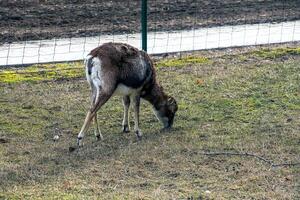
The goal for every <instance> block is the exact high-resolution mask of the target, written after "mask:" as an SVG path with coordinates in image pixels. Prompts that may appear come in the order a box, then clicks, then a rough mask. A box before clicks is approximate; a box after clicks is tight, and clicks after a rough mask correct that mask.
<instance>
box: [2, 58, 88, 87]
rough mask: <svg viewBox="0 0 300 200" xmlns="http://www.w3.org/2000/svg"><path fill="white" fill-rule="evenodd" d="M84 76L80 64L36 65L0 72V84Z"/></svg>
mask: <svg viewBox="0 0 300 200" xmlns="http://www.w3.org/2000/svg"><path fill="white" fill-rule="evenodd" d="M83 75H84V68H83V64H82V62H70V63H56V64H38V65H32V66H29V67H24V68H16V69H13V70H11V69H5V70H1V71H0V82H2V83H16V82H23V81H26V82H36V81H49V80H58V79H70V78H78V77H81V76H83Z"/></svg>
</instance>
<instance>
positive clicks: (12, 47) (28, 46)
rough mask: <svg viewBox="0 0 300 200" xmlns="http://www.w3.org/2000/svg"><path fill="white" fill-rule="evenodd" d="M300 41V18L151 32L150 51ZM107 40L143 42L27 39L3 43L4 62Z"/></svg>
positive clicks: (34, 59)
mask: <svg viewBox="0 0 300 200" xmlns="http://www.w3.org/2000/svg"><path fill="white" fill-rule="evenodd" d="M295 41H300V20H298V21H291V22H282V23H265V24H251V25H237V26H220V27H213V28H202V29H194V30H184V31H172V32H150V33H148V52H149V53H150V54H160V53H170V52H180V51H193V50H203V49H214V48H225V47H238V46H249V45H261V44H273V43H283V42H295ZM105 42H125V43H129V44H131V45H133V46H135V47H137V48H140V46H141V37H140V34H126V35H100V36H97V37H83V38H65V39H54V40H38V41H25V42H20V43H11V44H4V45H2V46H0V66H5V65H24V64H33V63H48V62H61V61H73V60H81V59H83V58H84V57H85V56H86V55H87V54H88V52H89V51H90V50H91V49H93V48H95V47H97V46H99V45H100V44H103V43H105Z"/></svg>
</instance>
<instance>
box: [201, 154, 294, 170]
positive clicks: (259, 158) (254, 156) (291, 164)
mask: <svg viewBox="0 0 300 200" xmlns="http://www.w3.org/2000/svg"><path fill="white" fill-rule="evenodd" d="M200 154H202V155H206V156H221V155H225V156H245V157H253V158H256V159H258V160H261V161H263V162H265V163H267V164H269V165H270V166H271V167H274V168H275V167H291V166H297V165H300V162H295V163H279V164H275V163H274V162H273V161H271V160H268V159H266V158H264V157H262V156H258V155H255V154H252V153H247V152H246V153H238V152H200Z"/></svg>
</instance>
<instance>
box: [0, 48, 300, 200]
mask: <svg viewBox="0 0 300 200" xmlns="http://www.w3.org/2000/svg"><path fill="white" fill-rule="evenodd" d="M156 64H157V71H158V77H159V80H160V82H161V84H162V85H163V86H164V88H165V90H166V91H167V92H168V93H170V94H171V95H173V96H174V97H175V98H176V99H177V101H178V104H179V110H178V115H177V117H176V119H175V122H174V128H173V130H171V131H169V132H163V131H161V125H160V123H159V122H158V121H157V120H156V118H155V116H154V115H153V113H152V111H151V107H150V105H149V104H148V103H146V102H143V103H142V106H141V129H142V131H143V133H144V138H143V140H142V141H137V139H136V137H135V135H134V134H133V132H131V133H129V134H122V133H121V122H122V115H123V107H122V103H121V101H120V98H119V97H113V99H111V100H110V101H109V102H108V103H107V104H105V106H104V107H103V108H102V109H101V110H100V111H99V115H98V118H99V121H100V126H101V130H102V134H103V136H104V141H101V142H97V141H96V140H95V138H94V135H93V129H91V130H90V131H89V132H88V133H87V136H86V137H85V139H84V146H83V147H82V148H81V149H79V150H78V151H77V150H76V151H75V152H72V153H70V152H69V151H68V149H69V147H70V146H73V145H74V144H75V142H76V136H77V133H78V131H79V129H80V127H81V125H82V123H83V120H84V117H85V113H86V111H87V109H88V105H89V87H88V84H87V83H86V81H85V79H84V74H83V71H84V70H83V68H82V63H81V62H76V63H62V64H48V65H37V66H30V67H26V68H18V69H6V70H2V71H0V82H1V83H0V94H1V96H0V158H1V159H0V199H190V200H192V199H299V198H300V175H299V174H300V164H299V162H300V48H297V47H292V48H287V47H274V48H271V49H261V48H257V49H243V50H234V49H233V50H228V49H227V50H222V51H208V52H199V53H194V54H192V55H184V56H182V57H181V58H179V57H174V58H172V57H168V58H164V59H157V60H156ZM55 135H59V136H60V138H59V140H57V141H54V140H53V137H54V136H55ZM297 163H298V164H297Z"/></svg>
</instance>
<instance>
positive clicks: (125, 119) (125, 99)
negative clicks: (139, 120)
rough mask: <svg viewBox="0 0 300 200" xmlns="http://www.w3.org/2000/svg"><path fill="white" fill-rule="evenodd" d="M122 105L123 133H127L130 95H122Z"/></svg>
mask: <svg viewBox="0 0 300 200" xmlns="http://www.w3.org/2000/svg"><path fill="white" fill-rule="evenodd" d="M123 105H124V117H123V122H122V126H123V130H122V131H123V133H128V132H129V131H130V130H129V123H128V117H129V116H128V111H129V106H130V97H129V96H124V97H123Z"/></svg>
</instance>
